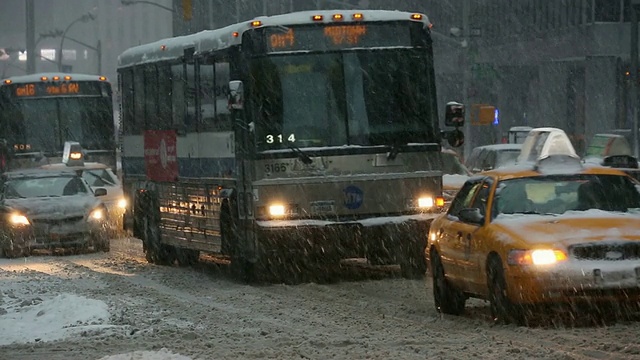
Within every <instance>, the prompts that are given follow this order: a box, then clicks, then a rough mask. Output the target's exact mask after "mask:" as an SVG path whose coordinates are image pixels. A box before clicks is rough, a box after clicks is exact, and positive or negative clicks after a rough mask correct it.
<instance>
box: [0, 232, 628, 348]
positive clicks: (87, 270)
mask: <svg viewBox="0 0 640 360" xmlns="http://www.w3.org/2000/svg"><path fill="white" fill-rule="evenodd" d="M227 271H228V269H227V265H226V264H225V263H224V261H221V260H220V259H211V258H205V259H204V261H203V262H202V264H199V265H198V266H196V267H194V268H172V267H161V266H155V265H151V264H148V263H146V261H145V260H144V254H143V253H142V249H141V244H140V241H139V240H137V239H120V240H113V243H112V252H111V253H108V254H104V253H96V254H84V255H71V256H50V255H43V256H32V257H29V258H26V259H15V260H8V259H0V359H3V360H4V359H47V360H57V359H83V360H84V359H105V360H107V359H108V360H121V359H143V360H146V359H167V360H169V359H171V360H173V359H175V360H178V359H180V360H185V359H239V358H243V359H264V358H273V359H327V358H338V359H340V358H343V359H363V358H367V359H390V358H396V359H425V358H429V359H430V358H442V359H469V358H480V359H506V358H509V359H633V358H638V359H640V345H639V343H638V338H640V322H621V323H617V324H612V325H608V326H592V325H589V326H581V327H576V328H565V327H560V328H554V327H548V326H547V327H533V328H523V327H515V326H494V325H492V324H491V323H490V321H489V309H488V306H487V304H486V303H484V302H481V301H469V303H468V310H469V311H467V315H465V316H464V317H451V316H440V315H439V314H438V313H436V311H435V309H434V306H433V301H432V298H431V287H430V281H429V282H427V283H425V281H419V280H405V279H402V278H400V277H399V276H398V274H397V272H398V271H397V269H394V268H385V269H382V270H380V269H376V271H374V272H369V271H365V270H362V266H359V265H358V266H356V265H354V266H345V268H344V269H342V270H341V274H340V276H339V280H340V281H337V282H333V283H328V284H313V283H312V284H300V285H261V286H250V285H244V284H239V283H237V282H235V281H233V280H232V279H231V278H230V277H229V276H228V274H227ZM372 274H373V275H372ZM143 351H144V352H143ZM118 355H119V356H118Z"/></svg>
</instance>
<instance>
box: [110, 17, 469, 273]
mask: <svg viewBox="0 0 640 360" xmlns="http://www.w3.org/2000/svg"><path fill="white" fill-rule="evenodd" d="M430 29H431V25H430V22H429V20H428V19H427V17H426V16H425V15H424V14H415V13H407V12H399V11H382V10H367V11H347V10H339V11H314V12H299V13H290V14H284V15H275V16H269V17H259V18H256V19H254V20H252V21H246V22H241V23H238V24H234V25H230V26H228V27H225V28H221V29H216V30H206V31H203V32H200V33H197V34H192V35H187V36H182V37H176V38H170V39H165V40H160V41H157V42H154V43H150V44H146V45H141V46H137V47H133V48H131V49H128V50H126V51H125V52H123V53H122V54H121V55H120V56H119V59H118V83H119V87H120V94H121V97H122V98H121V106H122V110H121V114H122V118H121V121H122V124H121V129H122V149H121V155H122V171H123V186H124V189H125V194H127V195H126V196H127V197H128V202H129V204H131V205H132V206H130V207H129V208H128V210H127V213H126V214H125V226H126V227H127V229H130V230H131V231H132V232H133V234H134V235H135V236H136V237H139V238H141V239H142V240H143V247H144V250H145V252H146V258H147V260H148V261H149V262H152V263H156V264H174V265H175V264H192V263H194V262H195V261H197V260H198V259H199V255H200V252H211V253H219V254H223V255H227V256H228V257H229V259H230V269H231V272H232V273H233V274H236V275H237V276H239V277H240V278H241V279H244V280H256V281H260V280H266V279H268V280H269V281H281V280H284V281H287V280H291V279H297V278H299V276H306V275H311V276H313V274H314V273H317V271H322V270H326V269H327V267H337V266H339V264H340V261H342V260H343V259H346V258H362V259H364V258H366V259H368V260H369V262H370V263H372V264H373V265H382V264H399V265H400V269H401V272H402V274H403V275H404V276H406V277H419V276H423V275H424V274H425V270H426V264H425V261H424V248H425V246H426V236H427V232H428V228H429V224H430V222H431V221H432V220H433V218H434V217H435V216H436V214H437V213H438V212H440V211H441V208H442V206H443V205H444V199H443V198H442V171H441V169H442V158H441V151H440V150H441V142H442V141H443V139H446V140H448V141H449V143H450V144H452V145H453V144H455V146H459V145H461V144H462V140H463V137H462V132H461V131H460V130H459V127H460V126H462V125H463V122H464V105H463V104H459V103H455V102H450V103H447V105H446V110H445V114H446V115H445V119H444V123H445V126H447V127H449V128H451V127H453V128H454V129H453V130H450V131H446V132H445V131H441V126H440V121H439V118H438V110H437V108H438V107H437V101H436V86H435V75H434V62H433V53H432V41H431V37H430ZM443 134H444V135H443Z"/></svg>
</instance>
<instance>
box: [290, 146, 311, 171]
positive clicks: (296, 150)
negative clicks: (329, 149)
mask: <svg viewBox="0 0 640 360" xmlns="http://www.w3.org/2000/svg"><path fill="white" fill-rule="evenodd" d="M287 147H288V148H289V149H291V151H293V152H294V153H295V154H296V155H297V156H298V159H300V161H302V162H303V163H304V164H306V165H309V164H311V163H312V162H313V160H312V159H311V158H310V157H309V155H307V154H305V152H304V151H302V150H300V148H299V147H297V146H295V145H293V144H292V143H290V142H288V143H287Z"/></svg>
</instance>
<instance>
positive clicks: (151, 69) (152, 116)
mask: <svg viewBox="0 0 640 360" xmlns="http://www.w3.org/2000/svg"><path fill="white" fill-rule="evenodd" d="M144 83H145V89H146V93H145V97H144V100H145V102H144V103H145V119H146V125H145V129H148V130H158V72H157V71H156V67H155V66H154V65H148V66H146V67H145V69H144Z"/></svg>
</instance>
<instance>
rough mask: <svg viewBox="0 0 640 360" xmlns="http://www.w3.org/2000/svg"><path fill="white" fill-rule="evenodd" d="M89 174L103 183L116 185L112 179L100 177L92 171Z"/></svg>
mask: <svg viewBox="0 0 640 360" xmlns="http://www.w3.org/2000/svg"><path fill="white" fill-rule="evenodd" d="M85 171H87V170H85ZM87 174H89V175H91V176H93V177H94V178H96V179H100V180H102V181H103V182H105V183H107V184H108V185H115V183H114V182H113V181H112V180H111V179H108V178H106V177H104V176H100V175H98V174H95V173H93V172H91V171H87Z"/></svg>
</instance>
